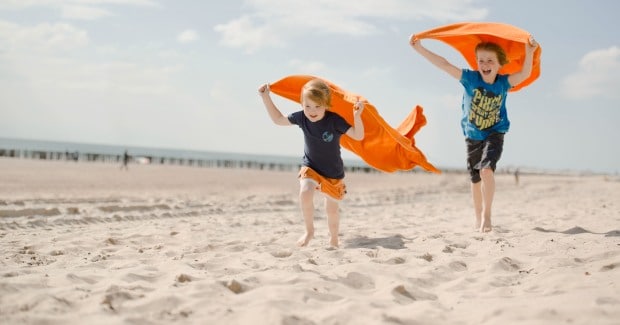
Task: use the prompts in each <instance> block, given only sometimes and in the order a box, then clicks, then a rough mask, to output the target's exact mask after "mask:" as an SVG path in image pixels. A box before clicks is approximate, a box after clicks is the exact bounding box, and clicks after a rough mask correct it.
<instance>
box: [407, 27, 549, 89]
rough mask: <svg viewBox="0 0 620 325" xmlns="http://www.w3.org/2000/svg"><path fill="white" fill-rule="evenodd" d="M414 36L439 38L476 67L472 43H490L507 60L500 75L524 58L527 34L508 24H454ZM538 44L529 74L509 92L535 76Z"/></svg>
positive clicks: (513, 69) (517, 67)
mask: <svg viewBox="0 0 620 325" xmlns="http://www.w3.org/2000/svg"><path fill="white" fill-rule="evenodd" d="M415 37H416V38H417V39H424V38H430V39H435V40H438V41H442V42H444V43H446V44H448V45H450V46H452V47H453V48H455V49H456V50H457V51H459V52H460V53H461V55H463V57H465V60H466V61H467V63H468V64H469V66H470V67H471V68H472V69H474V70H477V69H478V63H477V62H476V53H475V48H476V45H478V43H480V42H494V43H496V44H498V45H499V46H501V47H502V48H503V49H504V51H506V58H507V59H508V61H509V62H508V63H507V64H505V65H504V66H503V67H502V68H501V69H500V70H499V73H501V74H511V73H514V72H518V71H521V67H522V66H523V62H524V61H525V45H526V44H527V43H528V42H529V39H530V33H528V32H526V31H524V30H522V29H520V28H517V27H515V26H512V25H508V24H502V23H457V24H450V25H445V26H441V27H437V28H433V29H429V30H427V31H424V32H421V33H418V34H415ZM541 52H542V49H541V47H540V44H539V46H538V48H537V49H536V51H535V52H534V65H533V67H532V74H531V75H530V77H529V78H527V79H525V80H524V81H523V82H522V83H520V84H518V85H516V86H514V87H512V88H511V89H510V91H517V90H519V89H521V88H523V87H525V86H527V85H529V84H531V83H532V82H534V80H536V79H537V78H538V76H539V75H540V54H541Z"/></svg>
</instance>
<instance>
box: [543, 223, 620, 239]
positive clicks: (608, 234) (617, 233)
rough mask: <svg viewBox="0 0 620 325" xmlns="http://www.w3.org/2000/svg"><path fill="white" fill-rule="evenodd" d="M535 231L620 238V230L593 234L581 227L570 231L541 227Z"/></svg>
mask: <svg viewBox="0 0 620 325" xmlns="http://www.w3.org/2000/svg"><path fill="white" fill-rule="evenodd" d="M534 230H536V231H540V232H554V233H558V234H566V235H579V234H596V235H605V237H620V230H611V231H608V232H592V231H589V230H586V229H584V228H581V227H579V226H577V227H573V228H570V229H566V230H564V231H557V230H551V229H545V228H541V227H536V228H534Z"/></svg>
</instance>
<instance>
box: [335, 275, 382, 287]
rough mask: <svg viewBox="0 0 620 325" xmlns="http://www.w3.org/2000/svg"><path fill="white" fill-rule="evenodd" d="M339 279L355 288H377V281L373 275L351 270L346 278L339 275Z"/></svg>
mask: <svg viewBox="0 0 620 325" xmlns="http://www.w3.org/2000/svg"><path fill="white" fill-rule="evenodd" d="M338 281H339V282H341V283H343V284H344V285H346V286H348V287H351V288H353V289H362V290H363V289H374V288H375V282H374V281H373V279H372V278H371V277H369V276H367V275H364V274H361V273H358V272H350V273H348V274H347V276H346V277H344V278H342V277H338Z"/></svg>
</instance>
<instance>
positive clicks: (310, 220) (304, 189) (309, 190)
mask: <svg viewBox="0 0 620 325" xmlns="http://www.w3.org/2000/svg"><path fill="white" fill-rule="evenodd" d="M315 188H316V184H315V183H314V181H312V180H310V179H307V178H302V179H301V180H300V181H299V203H300V206H301V214H302V215H303V217H304V224H305V225H306V233H305V234H303V235H302V236H301V237H300V238H299V240H297V245H298V246H306V245H308V242H310V240H311V239H312V238H313V237H314V191H315Z"/></svg>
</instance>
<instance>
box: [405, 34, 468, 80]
mask: <svg viewBox="0 0 620 325" xmlns="http://www.w3.org/2000/svg"><path fill="white" fill-rule="evenodd" d="M409 44H410V45H411V47H413V49H414V50H416V52H418V53H420V54H421V55H422V56H423V57H425V58H426V59H427V60H428V61H430V62H431V63H432V64H433V65H435V66H436V67H438V68H439V69H441V70H443V71H445V72H447V73H448V74H449V75H451V76H452V77H453V78H455V79H456V80H461V75H462V74H463V70H461V69H460V68H458V67H456V66H454V65H453V64H452V63H450V62H448V60H446V59H445V58H444V57H441V56H439V55H437V54H435V53H433V52H431V51H429V50H427V49H426V48H425V47H424V46H422V42H420V40H418V39H416V37H415V34H414V35H411V37H410V38H409Z"/></svg>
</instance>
